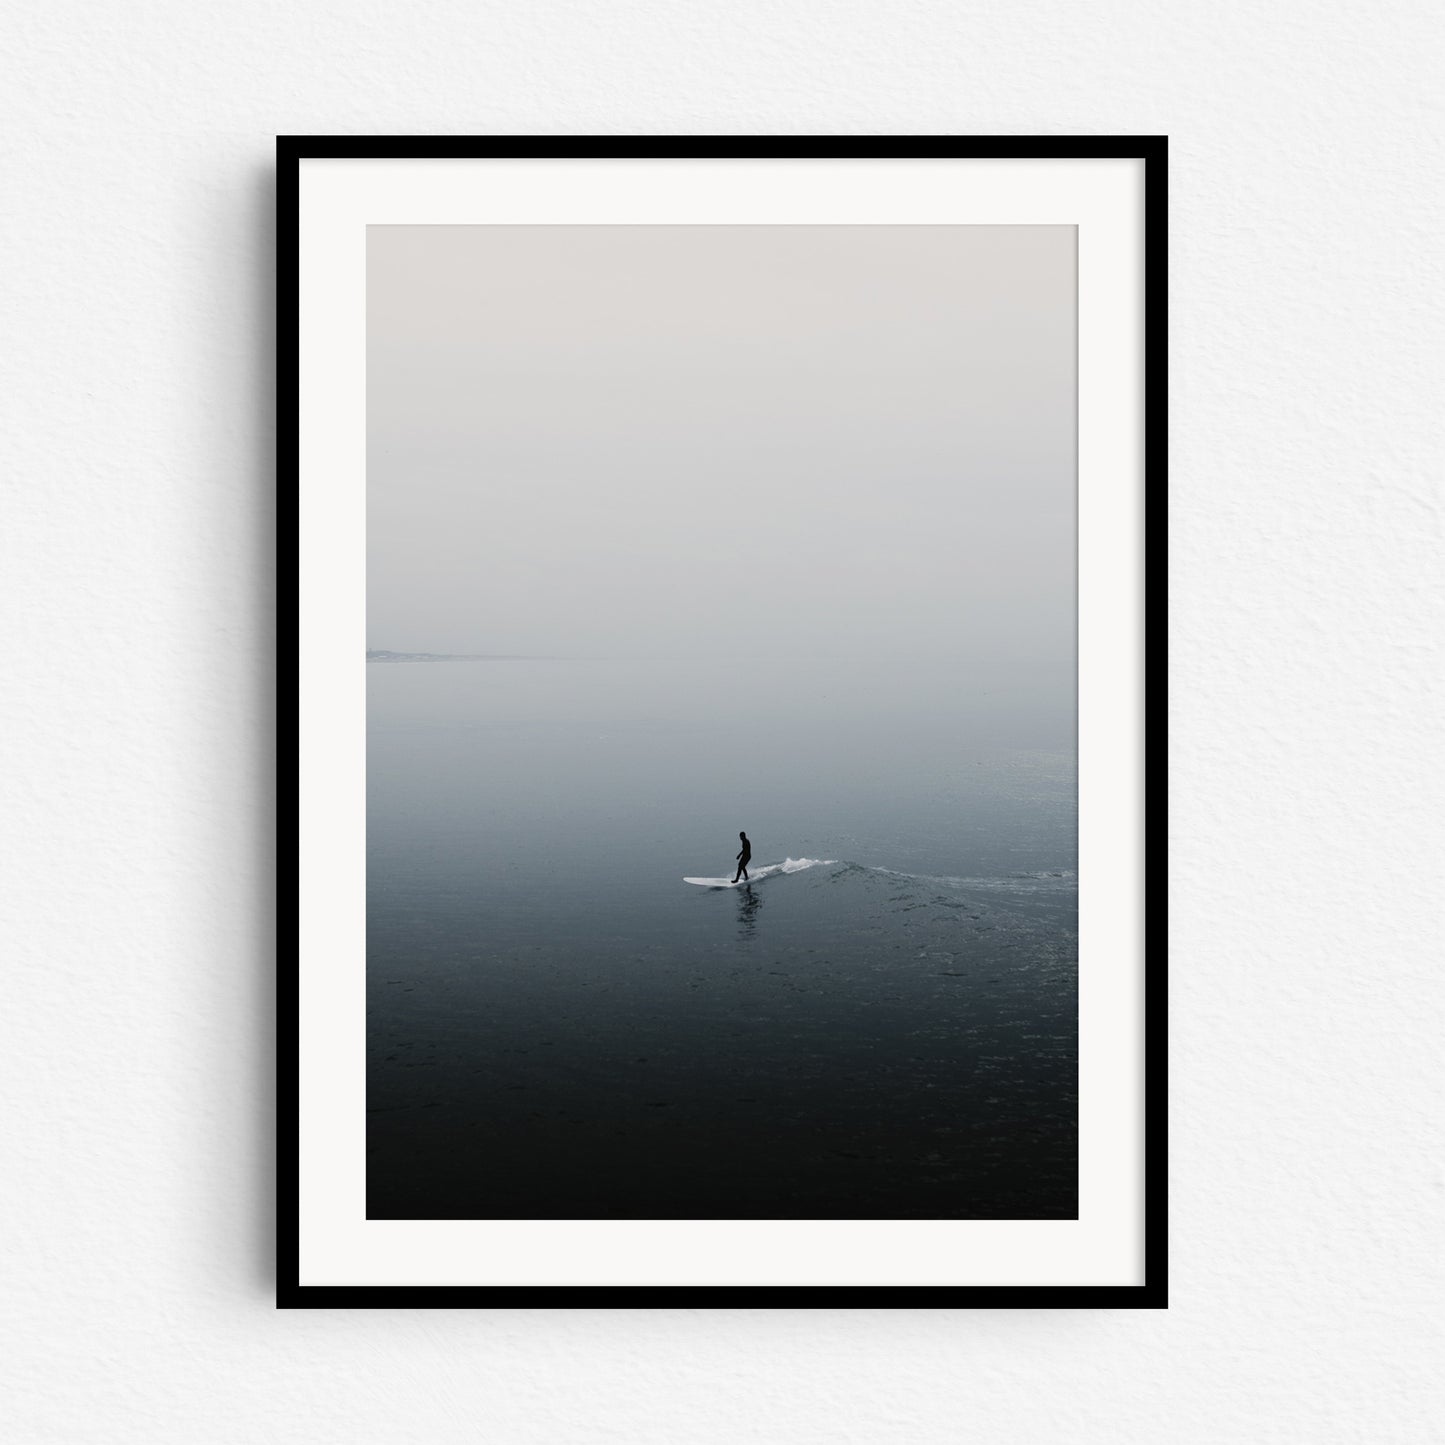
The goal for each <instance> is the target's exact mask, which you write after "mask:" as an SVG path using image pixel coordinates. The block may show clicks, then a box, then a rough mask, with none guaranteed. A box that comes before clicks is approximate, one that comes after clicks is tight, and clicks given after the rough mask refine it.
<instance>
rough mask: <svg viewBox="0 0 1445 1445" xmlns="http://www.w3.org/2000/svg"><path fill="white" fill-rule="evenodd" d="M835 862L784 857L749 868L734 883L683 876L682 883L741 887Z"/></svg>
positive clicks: (830, 859)
mask: <svg viewBox="0 0 1445 1445" xmlns="http://www.w3.org/2000/svg"><path fill="white" fill-rule="evenodd" d="M835 862H837V859H836V858H784V859H783V861H782V862H781V863H765V864H764V865H763V866H762V867H761V868H749V869H748V876H747V878H745V879H743V878H740V879H738V880H737V882H736V883H734V882H733V880H732V879H731V878H684V879H683V880H682V881H683V882H684V883H696V884H697V885H699V886H700V887H703V888H741V887H742V886H743V884H744V883H745V882H746V883H756V882H757V881H758V880H759V879H760V878H771V877H773V876H774V875H776V874H784V873H802V872H803V871H804V870H806V869H808V868H827V867H829V866H830V865H831V864H833V863H835Z"/></svg>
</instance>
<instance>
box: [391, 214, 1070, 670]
mask: <svg viewBox="0 0 1445 1445" xmlns="http://www.w3.org/2000/svg"><path fill="white" fill-rule="evenodd" d="M1074 259H1075V233H1074V229H1073V228H1072V227H1062V226H1061V227H1035V226H1026V227H1011V226H979V227H939V226H912V227H894V226H875V227H864V226H846V227H827V226H803V227H793V226H772V227H679V226H660V227H645V226H627V227H571V226H553V227H510V226H502V227H467V226H404V227H387V226H381V227H372V228H370V230H369V238H368V278H369V279H368V358H367V360H368V418H369V438H368V486H369V492H368V509H369V510H368V525H369V534H370V538H371V551H370V561H369V569H370V570H369V598H368V605H369V616H368V639H369V641H368V646H370V647H372V648H388V649H393V650H398V651H431V652H453V653H455V652H471V653H475V652H482V653H490V652H522V653H545V654H548V655H556V654H566V655H577V656H633V657H636V656H660V655H661V656H682V657H688V656H693V655H695V654H696V653H697V652H698V651H699V650H704V649H705V650H706V651H707V652H709V653H710V654H712V655H717V654H719V653H722V652H734V653H742V654H746V655H752V656H757V655H760V654H761V653H763V652H766V653H768V654H770V655H803V654H807V653H814V652H820V651H821V652H828V653H831V654H835V655H842V656H847V657H850V658H852V659H854V660H857V659H858V658H859V657H860V656H865V655H866V654H867V652H868V650H870V649H875V648H876V649H886V650H889V651H892V652H894V653H895V654H896V653H898V652H900V651H907V652H909V653H912V654H915V655H923V656H934V657H940V656H947V657H949V658H954V657H959V658H967V659H971V660H974V661H975V662H976V663H977V664H979V665H981V666H992V665H994V664H998V665H1000V666H1006V667H1007V668H1009V669H1010V670H1011V671H1017V670H1019V669H1023V670H1025V671H1029V670H1043V671H1049V672H1057V671H1058V670H1059V669H1060V668H1067V667H1069V666H1070V665H1071V661H1072V655H1073V634H1074V619H1073V608H1074V383H1075V378H1074V272H1075V264H1074Z"/></svg>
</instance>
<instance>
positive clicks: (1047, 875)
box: [857, 863, 1079, 893]
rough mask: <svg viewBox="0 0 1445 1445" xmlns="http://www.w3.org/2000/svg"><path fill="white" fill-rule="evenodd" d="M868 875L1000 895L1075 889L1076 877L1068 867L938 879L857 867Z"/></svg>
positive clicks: (892, 870)
mask: <svg viewBox="0 0 1445 1445" xmlns="http://www.w3.org/2000/svg"><path fill="white" fill-rule="evenodd" d="M857 866H858V867H861V868H864V869H865V870H866V871H867V872H869V873H884V874H887V876H888V877H890V878H907V879H910V880H912V881H913V882H915V883H935V884H941V885H942V886H944V887H946V888H987V889H992V890H996V891H998V892H1003V893H1036V892H1044V891H1050V890H1058V891H1060V892H1064V891H1069V890H1073V889H1077V888H1078V886H1079V875H1078V874H1077V873H1076V872H1075V871H1074V870H1073V869H1071V868H1059V869H1047V870H1041V871H1039V872H1036V873H1006V874H1004V875H1003V876H1002V877H997V878H941V877H938V876H937V875H935V874H932V873H903V872H900V871H899V870H898V869H897V868H877V867H872V866H870V865H868V864H866V863H864V864H858V865H857Z"/></svg>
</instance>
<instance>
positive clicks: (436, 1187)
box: [366, 658, 1077, 1219]
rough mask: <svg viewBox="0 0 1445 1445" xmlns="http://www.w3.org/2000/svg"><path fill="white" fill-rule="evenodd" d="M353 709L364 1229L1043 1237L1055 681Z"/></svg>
mask: <svg viewBox="0 0 1445 1445" xmlns="http://www.w3.org/2000/svg"><path fill="white" fill-rule="evenodd" d="M368 687H369V701H368V821H367V860H368V861H367V869H368V879H367V894H368V957H367V1028H368V1037H367V1061H368V1062H367V1068H368V1084H367V1100H366V1107H367V1138H368V1144H367V1151H368V1185H367V1209H368V1215H369V1217H372V1218H447V1219H450V1218H477V1219H485V1218H537V1219H542V1218H899V1219H904V1218H1072V1217H1074V1215H1075V1213H1076V1199H1077V1196H1076V1170H1077V1090H1076V1085H1077V1033H1076V1015H1077V1008H1076V999H1077V929H1076V922H1077V875H1076V872H1075V870H1076V867H1077V851H1076V802H1075V798H1076V791H1075V766H1074V751H1073V721H1072V719H1073V713H1072V677H1071V675H1070V676H1067V677H1061V678H1053V679H1050V680H1049V683H1048V686H1047V687H1045V686H1042V685H1040V684H1039V683H1038V682H1037V681H1036V680H1035V679H1032V678H1030V677H1029V676H1028V675H1027V674H1026V673H1025V671H1024V670H1022V669H1021V670H1020V674H1019V675H1017V676H1015V675H1013V674H1011V672H1010V670H1009V668H1008V666H1007V664H1006V663H1001V662H997V661H994V662H991V663H989V664H988V665H987V666H984V665H982V664H979V665H976V666H975V665H970V664H968V663H966V662H962V661H957V660H955V661H952V662H949V663H947V664H945V663H943V662H942V661H939V660H936V659H935V660H929V659H911V660H907V659H901V658H900V659H896V660H891V661H889V660H885V661H875V662H871V663H870V664H869V665H868V666H867V667H866V668H861V667H859V666H858V665H857V664H856V663H852V662H849V661H846V660H832V661H829V660H823V659H791V660H789V659H783V660H778V659H756V660H754V659H747V658H743V659H733V660H729V661H725V662H717V661H673V662H658V661H646V662H621V661H565V660H563V661H506V662H413V663H374V664H372V665H370V666H369V667H368ZM739 830H745V831H746V832H747V834H748V836H749V838H750V839H751V840H752V846H753V862H752V865H751V867H750V871H751V872H752V873H753V875H754V882H753V883H752V884H751V885H750V886H749V887H746V888H737V889H732V888H725V887H707V886H696V885H691V884H688V883H685V882H684V881H683V880H684V878H685V877H689V876H690V877H724V876H725V877H728V878H730V877H731V875H732V872H733V869H734V866H735V865H734V861H733V860H734V855H735V854H736V852H737V850H738V847H739V843H738V832H739Z"/></svg>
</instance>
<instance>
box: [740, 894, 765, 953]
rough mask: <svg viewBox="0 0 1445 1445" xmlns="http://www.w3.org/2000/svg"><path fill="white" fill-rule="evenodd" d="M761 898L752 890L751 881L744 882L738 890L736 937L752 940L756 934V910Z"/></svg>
mask: <svg viewBox="0 0 1445 1445" xmlns="http://www.w3.org/2000/svg"><path fill="white" fill-rule="evenodd" d="M762 906H763V900H762V899H761V898H759V897H758V895H757V894H756V893H755V892H754V891H753V886H752V884H751V883H745V884H743V886H742V887H741V888H740V889H739V890H738V937H739V938H741V939H743V940H744V942H752V941H754V939H755V937H756V934H757V926H758V910H759V909H760V908H761V907H762Z"/></svg>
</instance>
